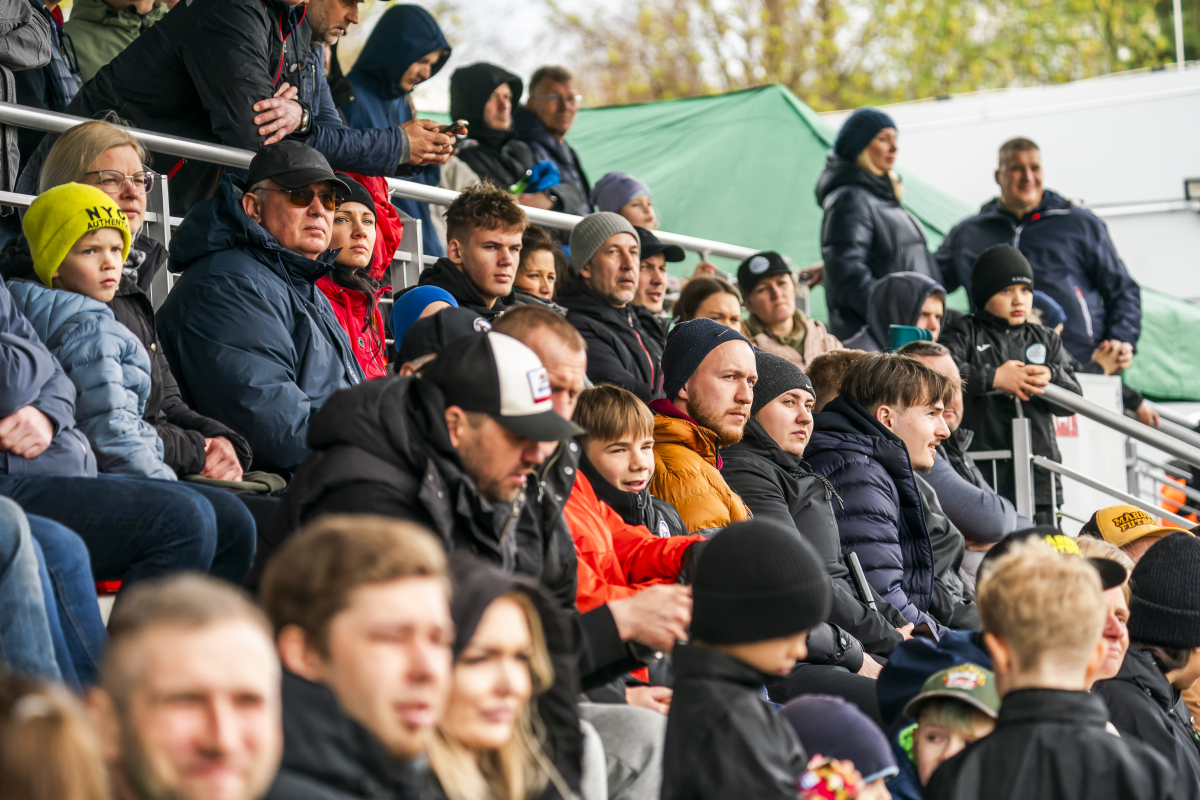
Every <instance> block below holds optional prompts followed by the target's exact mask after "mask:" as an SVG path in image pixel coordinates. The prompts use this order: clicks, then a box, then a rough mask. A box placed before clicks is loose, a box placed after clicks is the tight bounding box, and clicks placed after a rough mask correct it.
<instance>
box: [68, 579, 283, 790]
mask: <svg viewBox="0 0 1200 800" xmlns="http://www.w3.org/2000/svg"><path fill="white" fill-rule="evenodd" d="M108 634H109V643H108V652H107V654H106V655H105V658H104V667H103V670H102V676H101V681H100V686H99V687H98V688H97V689H96V690H95V691H93V692H92V694H91V696H90V697H89V705H90V709H91V712H92V717H93V719H94V720H96V722H97V727H98V729H99V732H100V736H101V740H102V742H103V744H104V752H105V756H106V758H107V760H108V763H109V769H110V771H111V774H112V778H113V785H114V788H115V793H116V795H117V796H118V797H120V798H122V800H159V798H163V797H171V798H177V799H178V800H210V798H222V800H257V799H258V798H260V797H262V796H263V794H264V793H265V792H266V791H267V787H268V786H270V784H271V779H272V778H273V777H274V775H275V770H276V767H278V765H279V754H280V751H281V749H282V746H283V735H282V734H283V732H282V730H281V727H280V697H279V659H278V657H277V656H276V654H275V647H274V645H273V644H272V636H271V627H270V624H269V623H268V622H267V620H266V618H265V617H264V616H263V614H262V612H261V611H259V610H258V608H257V607H255V606H254V604H253V603H252V602H251V601H250V599H249V598H248V597H246V596H245V594H244V593H243V592H241V591H240V590H238V589H234V588H233V587H231V586H229V585H228V584H226V583H221V582H219V581H217V580H215V579H213V578H208V577H204V576H200V575H184V576H177V577H172V578H164V579H158V580H154V581H145V582H142V583H139V584H138V585H137V586H134V587H132V588H130V589H129V590H128V591H127V592H123V593H122V594H121V602H119V603H117V605H116V606H115V607H114V609H113V614H112V617H111V618H110V619H109V623H108Z"/></svg>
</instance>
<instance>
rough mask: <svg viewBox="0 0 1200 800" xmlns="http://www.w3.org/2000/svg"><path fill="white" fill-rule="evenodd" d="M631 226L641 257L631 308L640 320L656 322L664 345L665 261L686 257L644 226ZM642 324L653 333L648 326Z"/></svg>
mask: <svg viewBox="0 0 1200 800" xmlns="http://www.w3.org/2000/svg"><path fill="white" fill-rule="evenodd" d="M626 219H628V217H626ZM633 228H634V230H636V231H637V234H638V258H640V259H641V271H640V273H639V275H638V288H637V294H635V295H634V296H633V305H634V311H635V312H636V313H638V314H639V315H641V316H642V318H643V319H646V318H650V319H653V320H654V321H656V322H657V323H658V325H657V327H658V328H659V329H661V330H662V336H661V337H660V341H661V343H660V346H665V345H666V341H667V326H666V324H665V320H663V316H664V311H663V301H664V300H665V299H666V296H667V278H668V277H669V276H668V274H667V264H668V263H672V264H674V263H678V262H680V261H683V260H684V258H686V256H685V255H684V252H683V248H682V247H680V246H679V245H677V244H663V243H662V242H660V241H659V240H658V237H657V236H655V235H654V234H653V233H651V232H650V231H649V230H647V229H646V228H642V227H639V226H637V225H634V226H633ZM645 327H646V328H647V330H649V331H650V332H651V333H653V332H654V328H652V327H651V326H649V325H646V326H645Z"/></svg>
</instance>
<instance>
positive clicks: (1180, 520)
mask: <svg viewBox="0 0 1200 800" xmlns="http://www.w3.org/2000/svg"><path fill="white" fill-rule="evenodd" d="M1030 460H1031V461H1032V462H1033V463H1034V464H1035V465H1036V466H1039V467H1041V468H1042V469H1047V470H1050V471H1051V472H1057V473H1058V474H1059V475H1063V476H1065V477H1067V478H1070V479H1071V480H1075V481H1078V482H1080V483H1082V484H1083V485H1085V486H1090V487H1091V488H1093V489H1095V490H1096V491H1098V492H1104V493H1105V494H1107V495H1110V496H1112V497H1115V498H1117V499H1118V500H1121V501H1122V502H1124V503H1128V504H1129V505H1131V506H1136V507H1137V508H1140V509H1141V510H1142V511H1145V512H1146V513H1147V514H1150V515H1152V516H1156V517H1162V518H1163V519H1165V520H1169V521H1170V522H1171V523H1172V524H1175V525H1178V526H1179V527H1181V528H1183V529H1184V530H1185V531H1186V530H1190V529H1191V528H1192V527H1194V526H1195V523H1194V522H1192V521H1191V520H1189V519H1186V518H1184V517H1181V516H1179V515H1178V514H1172V513H1171V512H1170V511H1167V510H1166V509H1164V508H1159V507H1158V506H1156V505H1154V504H1153V503H1150V502H1147V501H1146V500H1143V499H1142V498H1140V497H1137V496H1136V495H1132V494H1130V493H1129V492H1125V491H1122V490H1120V489H1118V488H1116V487H1115V486H1109V485H1108V484H1107V483H1102V482H1100V481H1098V480H1094V479H1092V478H1089V477H1088V476H1087V475H1084V474H1083V473H1082V472H1076V471H1075V470H1073V469H1071V468H1070V467H1064V466H1063V465H1062V464H1059V463H1058V462H1057V461H1051V460H1050V459H1048V458H1046V457H1045V456H1039V455H1034V456H1032V458H1031V459H1030Z"/></svg>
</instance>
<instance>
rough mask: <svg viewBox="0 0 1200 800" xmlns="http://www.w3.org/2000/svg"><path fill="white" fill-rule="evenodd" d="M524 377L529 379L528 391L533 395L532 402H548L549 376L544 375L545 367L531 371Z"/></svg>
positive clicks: (549, 392)
mask: <svg viewBox="0 0 1200 800" xmlns="http://www.w3.org/2000/svg"><path fill="white" fill-rule="evenodd" d="M526 377H528V378H529V390H530V391H531V392H532V393H533V402H535V403H540V402H542V401H543V400H549V399H550V395H551V394H552V392H551V391H550V376H549V375H547V374H546V368H545V367H539V368H538V369H531V370H529V372H528V373H527V375H526Z"/></svg>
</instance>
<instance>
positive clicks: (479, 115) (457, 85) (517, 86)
mask: <svg viewBox="0 0 1200 800" xmlns="http://www.w3.org/2000/svg"><path fill="white" fill-rule="evenodd" d="M506 83H507V84H508V88H509V89H511V90H512V93H513V97H512V103H513V107H514V108H516V106H517V105H518V104H519V103H520V101H521V95H522V94H523V93H524V91H525V84H524V82H523V81H522V80H521V78H520V77H518V76H517V75H515V74H513V73H511V72H509V71H508V70H506V69H504V68H503V67H498V66H496V65H495V64H489V63H487V62H486V61H480V62H479V63H477V64H471V65H470V66H466V67H461V68H459V69H456V70H455V71H454V74H453V75H451V76H450V119H452V120H454V119H465V120H466V121H467V122H468V124H469V125H470V136H471V138H472V139H475V140H478V141H480V142H483V143H486V144H489V145H492V146H494V147H499V146H500V145H502V144H504V142H506V141H508V140H509V139H512V138H513V137H515V136H516V135H517V132H516V129H515V126H509V128H508V130H504V131H497V130H493V129H491V128H489V127H488V126H487V125H486V124H485V123H484V121H483V108H484V106H485V105H487V101H488V98H489V97H491V96H492V92H494V91H496V89H498V88H500V86H502V85H503V84H506Z"/></svg>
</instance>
